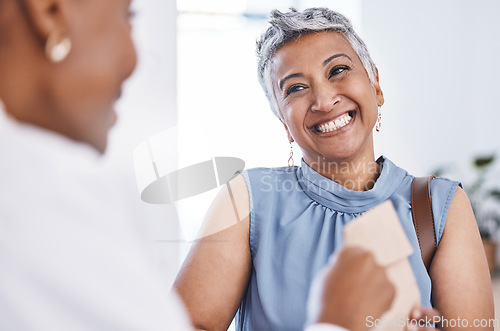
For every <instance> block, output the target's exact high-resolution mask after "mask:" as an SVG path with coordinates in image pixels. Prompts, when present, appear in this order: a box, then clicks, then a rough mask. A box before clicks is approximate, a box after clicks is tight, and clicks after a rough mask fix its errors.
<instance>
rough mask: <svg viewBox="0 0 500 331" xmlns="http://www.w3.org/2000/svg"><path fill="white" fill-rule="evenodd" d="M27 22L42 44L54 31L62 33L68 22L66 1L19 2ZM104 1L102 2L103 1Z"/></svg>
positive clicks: (36, 0) (32, 0) (33, 0)
mask: <svg viewBox="0 0 500 331" xmlns="http://www.w3.org/2000/svg"><path fill="white" fill-rule="evenodd" d="M20 1H22V3H23V7H24V9H25V11H26V16H27V19H28V22H29V23H30V24H31V26H32V28H33V31H34V32H35V34H36V35H37V36H38V37H39V38H40V39H41V41H42V42H43V43H45V42H46V41H47V38H48V37H49V35H50V34H51V33H52V32H53V31H55V30H59V31H64V30H65V29H66V25H67V22H68V9H67V0H20ZM103 1H104V0H103Z"/></svg>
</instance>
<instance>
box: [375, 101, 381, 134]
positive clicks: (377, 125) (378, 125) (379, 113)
mask: <svg viewBox="0 0 500 331" xmlns="http://www.w3.org/2000/svg"><path fill="white" fill-rule="evenodd" d="M381 127H382V113H381V112H380V107H378V117H377V124H376V125H375V130H376V131H377V132H380V128H381Z"/></svg>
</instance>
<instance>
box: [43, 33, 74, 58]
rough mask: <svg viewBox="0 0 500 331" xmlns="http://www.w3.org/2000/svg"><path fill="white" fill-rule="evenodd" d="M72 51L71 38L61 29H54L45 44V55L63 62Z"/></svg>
mask: <svg viewBox="0 0 500 331" xmlns="http://www.w3.org/2000/svg"><path fill="white" fill-rule="evenodd" d="M70 51H71V40H70V39H69V38H68V37H67V36H65V35H64V33H62V32H61V30H59V29H55V30H53V31H52V32H51V33H50V35H49V37H48V38H47V42H46V44H45V55H46V56H47V58H48V59H49V60H50V61H52V62H54V63H57V62H61V61H62V60H64V59H65V58H66V57H67V56H68V54H69V52H70Z"/></svg>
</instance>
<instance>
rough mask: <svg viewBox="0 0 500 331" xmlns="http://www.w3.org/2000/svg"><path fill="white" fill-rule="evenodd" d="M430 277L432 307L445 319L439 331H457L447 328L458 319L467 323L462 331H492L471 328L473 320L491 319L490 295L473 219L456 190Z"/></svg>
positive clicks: (484, 260) (482, 252)
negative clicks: (446, 321) (464, 330)
mask: <svg viewBox="0 0 500 331" xmlns="http://www.w3.org/2000/svg"><path fill="white" fill-rule="evenodd" d="M430 276H431V279H432V297H433V300H434V305H435V307H436V308H437V309H438V310H439V311H440V312H441V314H442V316H443V317H444V318H446V319H448V320H449V323H448V327H446V323H445V321H444V322H443V323H442V330H450V329H453V330H459V329H460V328H458V327H454V328H451V327H450V326H451V325H452V323H455V322H456V321H458V318H460V321H461V323H466V322H463V320H467V323H468V324H469V326H468V327H464V328H463V329H468V330H479V329H481V330H493V325H491V327H486V328H481V327H479V326H474V325H473V323H474V320H476V319H479V320H481V319H486V320H489V319H493V318H494V309H493V292H492V288H491V279H490V273H489V271H488V263H487V262H486V257H485V255H484V248H483V245H482V242H481V237H480V235H479V231H478V228H477V224H476V219H475V217H474V213H473V212H472V208H471V205H470V202H469V199H468V198H467V195H466V194H465V192H464V191H463V190H462V189H461V188H460V187H459V188H458V189H457V191H456V193H455V196H454V197H453V200H452V202H451V206H450V209H449V211H448V216H447V219H446V226H445V228H444V232H443V236H442V238H441V242H440V243H439V246H438V249H437V252H436V255H435V256H434V260H433V261H432V265H431V269H430ZM452 319H454V321H451V320H452ZM460 325H465V324H460Z"/></svg>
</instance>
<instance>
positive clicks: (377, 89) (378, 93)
mask: <svg viewBox="0 0 500 331" xmlns="http://www.w3.org/2000/svg"><path fill="white" fill-rule="evenodd" d="M373 88H374V89H375V96H376V98H377V105H378V106H379V107H381V106H382V105H383V104H384V93H383V92H382V89H381V88H380V83H379V80H378V69H375V82H374V83H373Z"/></svg>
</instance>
